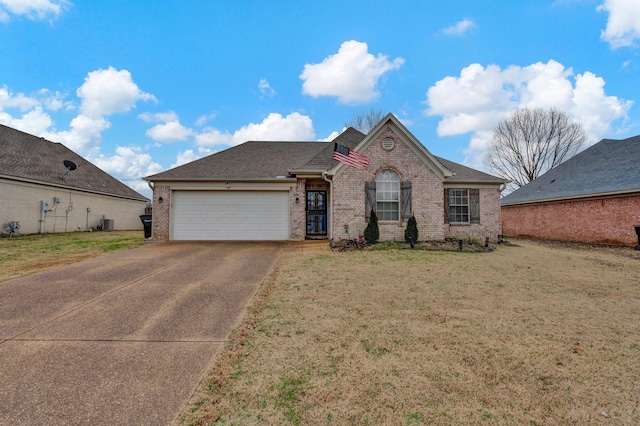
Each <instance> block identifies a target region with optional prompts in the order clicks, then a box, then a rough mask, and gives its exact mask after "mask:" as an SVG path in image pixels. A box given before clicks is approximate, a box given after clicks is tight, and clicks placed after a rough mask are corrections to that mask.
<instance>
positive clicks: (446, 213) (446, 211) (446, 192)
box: [444, 189, 451, 223]
mask: <svg viewBox="0 0 640 426" xmlns="http://www.w3.org/2000/svg"><path fill="white" fill-rule="evenodd" d="M449 222H451V220H450V219H449V190H448V189H445V190H444V223H449Z"/></svg>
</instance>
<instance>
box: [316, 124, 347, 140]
mask: <svg viewBox="0 0 640 426" xmlns="http://www.w3.org/2000/svg"><path fill="white" fill-rule="evenodd" d="M345 129H346V127H345V128H344V129H342V131H343V132H344V131H345ZM340 133H341V132H336V131H335V130H334V131H333V132H331V134H330V135H329V136H327V137H326V138H324V139H318V142H331V141H332V140H334V139H335V138H337V137H338V136H340Z"/></svg>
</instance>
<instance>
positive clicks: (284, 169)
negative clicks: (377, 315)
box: [145, 114, 505, 241]
mask: <svg viewBox="0 0 640 426" xmlns="http://www.w3.org/2000/svg"><path fill="white" fill-rule="evenodd" d="M335 143H338V144H340V145H343V146H346V147H348V148H351V149H353V150H354V152H356V153H360V154H363V155H365V156H366V157H368V160H369V164H368V168H367V169H366V170H360V169H357V168H354V167H351V166H348V165H346V164H344V163H341V162H337V161H335V160H333V159H332V155H333V151H334V144H335ZM145 179H146V180H148V181H149V182H151V183H152V185H153V187H154V190H153V239H154V240H160V241H163V240H304V239H308V238H330V239H335V240H340V239H355V238H357V237H358V236H360V235H362V234H363V232H364V229H365V227H366V225H367V220H368V217H369V213H370V211H371V209H372V208H373V209H375V210H376V212H377V216H378V219H379V226H380V237H381V240H404V230H405V228H406V223H407V220H408V219H409V218H410V217H411V215H415V217H416V220H417V224H418V229H419V233H420V239H421V240H441V239H444V238H447V237H462V238H467V237H477V238H481V239H482V240H484V238H485V237H489V238H490V239H491V240H496V239H497V238H498V234H500V233H501V230H500V224H501V221H500V186H501V185H502V184H503V183H504V182H505V181H504V180H503V179H500V178H496V177H494V176H490V175H487V174H485V173H482V172H479V171H476V170H473V169H470V168H468V167H465V166H462V165H460V164H456V163H453V162H451V161H447V160H444V159H442V158H438V157H435V156H434V155H432V154H431V153H430V152H429V151H428V150H427V149H426V148H425V147H424V146H423V145H422V144H421V143H420V142H419V141H418V140H417V139H416V138H415V137H414V136H413V135H412V134H411V133H410V132H409V131H408V130H407V129H406V128H405V127H404V125H403V124H402V123H400V121H399V120H398V119H397V118H396V117H395V116H393V115H392V114H389V115H387V116H386V117H385V118H384V119H383V120H382V121H381V122H380V124H378V125H377V126H376V127H375V128H374V129H373V130H372V131H371V132H370V133H369V134H368V135H364V134H362V133H360V132H359V131H357V130H355V129H353V128H348V129H347V130H345V131H344V132H343V133H342V134H341V135H340V136H338V137H337V138H336V139H335V140H334V141H333V142H256V141H253V142H245V143H243V144H241V145H238V146H235V147H233V148H230V149H227V150H225V151H221V152H218V153H216V154H213V155H210V156H208V157H205V158H202V159H199V160H196V161H194V162H192V163H189V164H185V165H183V166H180V167H176V168H174V169H171V170H167V171H165V172H163V173H160V174H157V175H153V176H149V177H147V178H145Z"/></svg>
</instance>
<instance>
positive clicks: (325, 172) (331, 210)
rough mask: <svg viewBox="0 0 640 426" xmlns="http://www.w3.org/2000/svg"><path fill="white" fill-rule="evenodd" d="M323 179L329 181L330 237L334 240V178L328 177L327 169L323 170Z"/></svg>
mask: <svg viewBox="0 0 640 426" xmlns="http://www.w3.org/2000/svg"><path fill="white" fill-rule="evenodd" d="M322 179H323V180H324V181H326V182H329V216H330V217H329V218H328V219H329V220H328V222H329V229H328V231H329V239H330V240H333V180H332V179H328V178H327V171H326V170H323V171H322Z"/></svg>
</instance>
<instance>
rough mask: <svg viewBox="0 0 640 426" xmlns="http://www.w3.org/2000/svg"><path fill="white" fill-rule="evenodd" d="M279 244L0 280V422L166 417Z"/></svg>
mask: <svg viewBox="0 0 640 426" xmlns="http://www.w3.org/2000/svg"><path fill="white" fill-rule="evenodd" d="M285 247H286V244H285V243H235V242H221V243H163V244H149V245H146V246H144V247H142V248H139V249H134V250H128V251H123V252H118V253H114V254H110V255H105V256H102V257H99V258H94V259H91V260H87V261H83V262H80V263H76V264H73V265H70V266H65V267H61V268H55V269H52V270H49V271H47V272H43V273H39V274H36V275H30V276H27V277H23V278H18V279H15V280H11V281H5V282H3V283H0V425H59V424H73V425H87V424H92V425H98V424H109V425H134V424H141V425H142V424H144V425H151V424H153V425H161V424H167V423H170V422H171V421H172V420H174V419H175V417H176V416H177V414H178V412H179V411H180V409H181V408H182V407H183V405H184V404H185V403H186V402H187V400H188V398H189V397H190V395H191V393H192V392H193V391H194V389H195V387H196V386H197V384H198V382H199V380H200V379H201V377H202V376H203V374H204V373H205V371H206V370H207V368H208V366H209V365H210V364H211V362H212V361H213V359H214V358H215V356H216V355H217V354H218V353H219V351H220V349H221V348H222V346H223V344H224V341H225V339H226V338H227V337H228V335H229V333H230V331H231V329H232V328H233V326H234V325H235V324H236V323H237V322H238V320H239V319H240V317H241V316H242V314H243V312H244V309H245V307H246V306H247V305H248V303H249V302H250V300H251V298H252V297H253V296H254V295H255V293H256V291H257V290H258V288H259V286H260V284H261V283H262V281H263V280H264V278H265V276H266V274H267V273H268V271H269V270H270V269H271V267H272V266H273V264H274V262H275V261H276V259H277V258H278V256H279V255H280V254H281V253H282V251H283V249H284V248H285Z"/></svg>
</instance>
